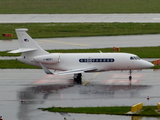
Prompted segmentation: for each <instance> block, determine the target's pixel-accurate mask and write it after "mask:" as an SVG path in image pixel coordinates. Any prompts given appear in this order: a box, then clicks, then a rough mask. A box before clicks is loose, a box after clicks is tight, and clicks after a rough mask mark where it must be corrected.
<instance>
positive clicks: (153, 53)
mask: <svg viewBox="0 0 160 120" xmlns="http://www.w3.org/2000/svg"><path fill="white" fill-rule="evenodd" d="M47 51H48V52H50V53H99V51H102V52H104V53H106V52H114V51H113V48H93V49H68V50H65V49H61V50H47ZM159 51H160V46H158V47H123V48H120V52H126V53H133V54H136V55H138V56H139V57H141V58H160V54H159ZM7 52H8V51H2V52H0V56H20V54H11V53H7Z"/></svg>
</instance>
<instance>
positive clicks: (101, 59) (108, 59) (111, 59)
mask: <svg viewBox="0 0 160 120" xmlns="http://www.w3.org/2000/svg"><path fill="white" fill-rule="evenodd" d="M79 62H81V63H86V62H92V63H95V62H98V63H100V62H101V63H102V62H114V59H113V58H92V59H85V58H81V59H79Z"/></svg>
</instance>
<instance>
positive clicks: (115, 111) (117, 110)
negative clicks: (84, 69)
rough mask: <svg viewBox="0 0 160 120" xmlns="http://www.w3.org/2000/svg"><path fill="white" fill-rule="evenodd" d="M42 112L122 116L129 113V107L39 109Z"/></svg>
mask: <svg viewBox="0 0 160 120" xmlns="http://www.w3.org/2000/svg"><path fill="white" fill-rule="evenodd" d="M40 109H42V110H43V111H50V112H67V113H87V114H110V115H124V114H125V113H127V112H128V111H130V107H78V108H72V107H66V108H65V107H64V108H63V107H51V108H40Z"/></svg>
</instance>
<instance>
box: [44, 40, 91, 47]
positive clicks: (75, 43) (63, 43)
mask: <svg viewBox="0 0 160 120" xmlns="http://www.w3.org/2000/svg"><path fill="white" fill-rule="evenodd" d="M41 41H47V42H53V43H62V44H69V45H77V46H89V45H87V44H79V43H71V42H60V41H53V40H41Z"/></svg>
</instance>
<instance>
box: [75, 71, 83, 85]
mask: <svg viewBox="0 0 160 120" xmlns="http://www.w3.org/2000/svg"><path fill="white" fill-rule="evenodd" d="M73 78H74V83H75V84H79V85H81V84H82V74H81V73H77V74H74V77H73Z"/></svg>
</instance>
